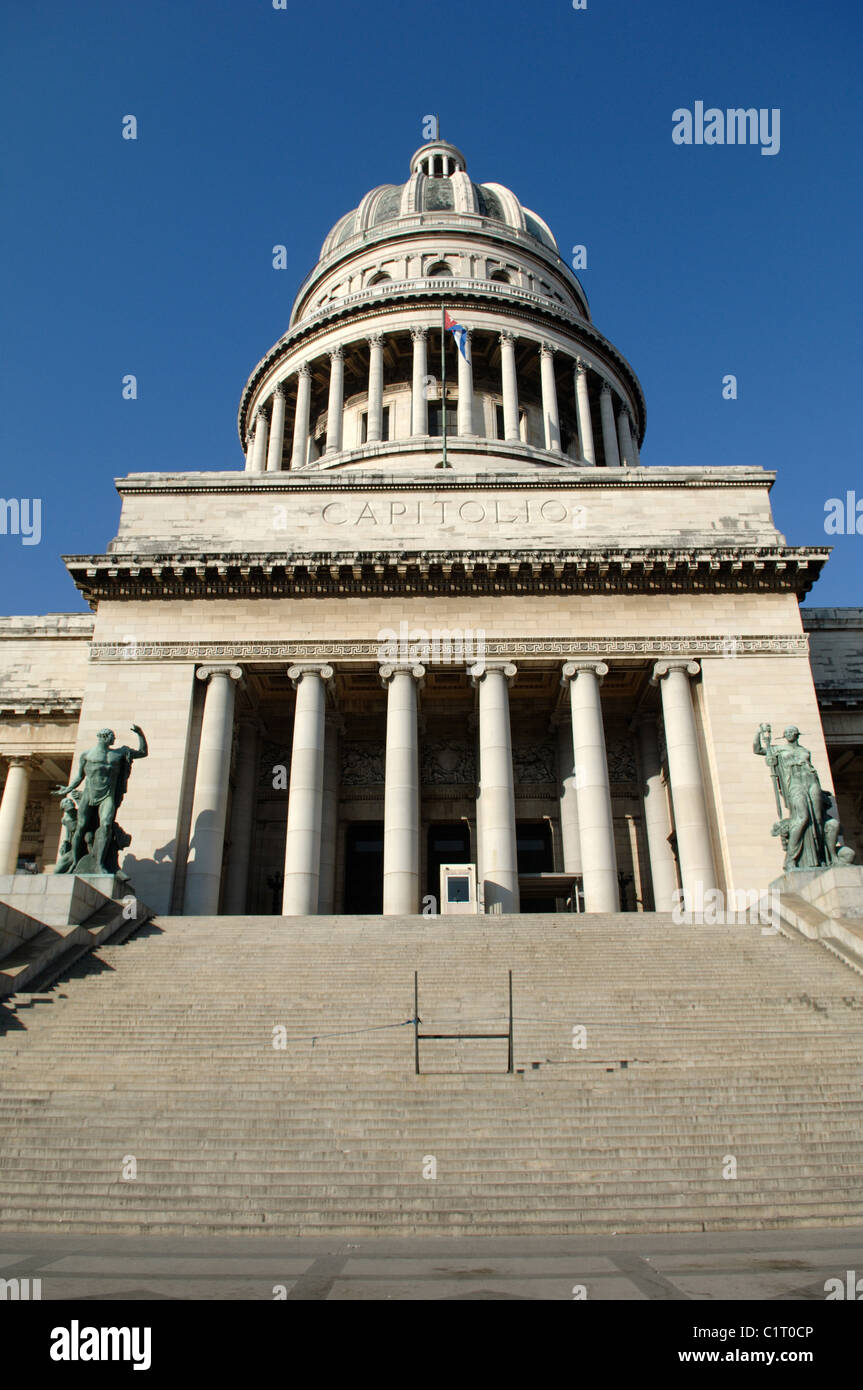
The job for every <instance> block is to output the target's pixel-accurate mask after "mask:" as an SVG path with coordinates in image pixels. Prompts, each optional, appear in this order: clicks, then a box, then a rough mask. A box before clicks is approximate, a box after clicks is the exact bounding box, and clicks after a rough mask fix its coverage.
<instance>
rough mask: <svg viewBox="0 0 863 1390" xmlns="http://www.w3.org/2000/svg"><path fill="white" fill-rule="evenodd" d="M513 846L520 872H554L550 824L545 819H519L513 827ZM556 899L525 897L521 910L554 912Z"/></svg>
mask: <svg viewBox="0 0 863 1390" xmlns="http://www.w3.org/2000/svg"><path fill="white" fill-rule="evenodd" d="M515 847H516V855H517V864H518V872H519V873H520V874H550V873H553V872H554V848H553V846H552V842H551V826H550V825H549V823H548V821H547V820H537V821H529V820H520V821H517V822H516V827H515ZM555 908H556V900H555V899H554V898H552V897H549V898H534V897H530V898H526V899H525V901H524V903H523V904H522V909H521V910H522V912H554V911H555Z"/></svg>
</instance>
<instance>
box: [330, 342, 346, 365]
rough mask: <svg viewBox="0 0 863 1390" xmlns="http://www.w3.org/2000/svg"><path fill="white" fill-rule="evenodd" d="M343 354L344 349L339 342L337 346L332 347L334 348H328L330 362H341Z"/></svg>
mask: <svg viewBox="0 0 863 1390" xmlns="http://www.w3.org/2000/svg"><path fill="white" fill-rule="evenodd" d="M344 355H345V350H344V347H343V346H342V344H341V343H340V344H339V346H338V347H334V348H330V349H329V358H330V361H331V362H341V361H343V359H344Z"/></svg>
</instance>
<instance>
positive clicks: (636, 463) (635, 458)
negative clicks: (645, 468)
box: [629, 415, 641, 468]
mask: <svg viewBox="0 0 863 1390" xmlns="http://www.w3.org/2000/svg"><path fill="white" fill-rule="evenodd" d="M629 437H630V439H631V440H632V466H633V468H640V467H641V456H640V454H639V452H638V428H637V426H636V424H635V421H634V419H633V418H632V416H631V415H630V417H629Z"/></svg>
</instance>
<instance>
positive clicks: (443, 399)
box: [440, 305, 449, 468]
mask: <svg viewBox="0 0 863 1390" xmlns="http://www.w3.org/2000/svg"><path fill="white" fill-rule="evenodd" d="M440 400H441V435H442V437H443V462H442V463H441V468H448V467H449V465H448V463H447V461H446V309H445V308H444V306H443V305H441V310H440Z"/></svg>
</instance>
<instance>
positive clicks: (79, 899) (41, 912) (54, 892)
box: [0, 874, 131, 927]
mask: <svg viewBox="0 0 863 1390" xmlns="http://www.w3.org/2000/svg"><path fill="white" fill-rule="evenodd" d="M127 893H131V889H130V887H129V885H128V882H126V881H125V880H124V879H121V878H119V877H118V876H117V875H115V874H92V875H91V874H87V875H86V876H85V875H82V874H0V903H4V904H5V905H6V906H7V907H12V908H15V909H16V910H17V911H18V912H24V913H26V914H27V916H28V917H36V918H37V919H38V920H39V921H40V922H42V923H43V925H46V926H51V927H65V926H68V925H69V923H70V922H85V921H86V920H87V918H88V917H91V916H92V915H93V913H94V912H96V911H98V909H99V908H100V907H104V905H105V900H106V898H107V899H115V900H116V899H120V898H122V897H124V896H125V895H126V894H127Z"/></svg>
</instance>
